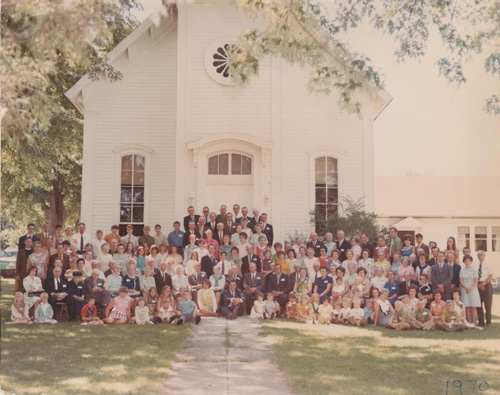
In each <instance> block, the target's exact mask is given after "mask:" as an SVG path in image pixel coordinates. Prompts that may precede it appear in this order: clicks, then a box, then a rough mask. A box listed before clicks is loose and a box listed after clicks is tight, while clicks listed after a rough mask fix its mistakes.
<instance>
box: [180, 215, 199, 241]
mask: <svg viewBox="0 0 500 395" xmlns="http://www.w3.org/2000/svg"><path fill="white" fill-rule="evenodd" d="M191 235H195V236H196V244H198V240H199V239H200V238H201V235H200V232H198V231H197V230H196V224H195V222H194V221H189V224H188V228H187V230H186V233H184V236H183V237H182V247H183V248H184V247H186V246H187V245H188V244H189V236H191Z"/></svg>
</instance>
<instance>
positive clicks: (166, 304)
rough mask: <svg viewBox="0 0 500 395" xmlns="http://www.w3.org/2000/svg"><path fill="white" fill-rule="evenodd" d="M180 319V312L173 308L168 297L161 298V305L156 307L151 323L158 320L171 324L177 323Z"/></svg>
mask: <svg viewBox="0 0 500 395" xmlns="http://www.w3.org/2000/svg"><path fill="white" fill-rule="evenodd" d="M180 319H181V317H180V312H178V311H176V310H175V309H174V307H173V306H172V304H171V302H170V299H163V301H162V303H161V306H160V308H159V309H158V314H157V315H156V317H155V318H154V319H153V323H154V324H156V323H159V322H166V323H170V324H172V325H177V324H178V323H179V320H180Z"/></svg>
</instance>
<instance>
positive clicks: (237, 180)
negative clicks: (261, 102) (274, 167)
mask: <svg viewBox="0 0 500 395" xmlns="http://www.w3.org/2000/svg"><path fill="white" fill-rule="evenodd" d="M271 145H272V144H271V143H269V142H265V141H261V140H258V139H255V138H252V137H248V136H245V135H239V134H235V133H234V134H233V133H231V134H229V133H223V134H218V135H212V136H210V137H206V138H203V139H201V140H198V141H196V142H193V143H191V144H188V150H192V152H193V162H194V164H195V166H196V168H197V169H196V194H195V195H194V196H193V198H194V199H193V201H192V204H194V205H195V206H196V207H197V209H201V208H202V207H203V206H208V207H209V208H210V210H211V211H215V212H218V210H219V207H220V206H221V205H222V204H225V205H226V206H228V207H230V206H232V205H233V204H234V203H238V204H239V205H240V206H241V207H243V206H247V207H248V208H249V210H250V213H251V209H252V207H254V206H256V207H259V208H261V207H263V206H264V200H265V199H264V197H263V195H262V192H261V191H262V186H263V185H270V179H268V174H267V173H268V171H264V172H263V169H266V170H267V169H268V166H269V162H268V161H269V154H268V153H269V152H270V148H271ZM269 175H270V174H269ZM262 177H264V178H265V179H262Z"/></svg>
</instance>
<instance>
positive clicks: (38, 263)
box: [25, 241, 47, 289]
mask: <svg viewBox="0 0 500 395" xmlns="http://www.w3.org/2000/svg"><path fill="white" fill-rule="evenodd" d="M31 266H35V267H36V268H37V276H38V277H39V278H40V279H41V280H45V277H47V255H46V254H44V253H43V252H42V243H40V242H39V241H35V242H34V243H33V253H32V254H31V255H30V256H29V257H28V261H27V262H26V267H27V268H28V269H29V268H30V267H31ZM25 289H26V288H25Z"/></svg>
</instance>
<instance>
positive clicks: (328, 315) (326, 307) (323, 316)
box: [319, 297, 333, 325]
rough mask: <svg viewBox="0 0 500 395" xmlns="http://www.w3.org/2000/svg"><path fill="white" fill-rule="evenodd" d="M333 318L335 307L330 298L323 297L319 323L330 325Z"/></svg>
mask: <svg viewBox="0 0 500 395" xmlns="http://www.w3.org/2000/svg"><path fill="white" fill-rule="evenodd" d="M332 319H333V307H332V305H331V304H330V302H329V301H328V298H326V297H325V298H324V299H323V304H322V305H321V306H319V323H320V324H321V325H330V324H331V323H332Z"/></svg>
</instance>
